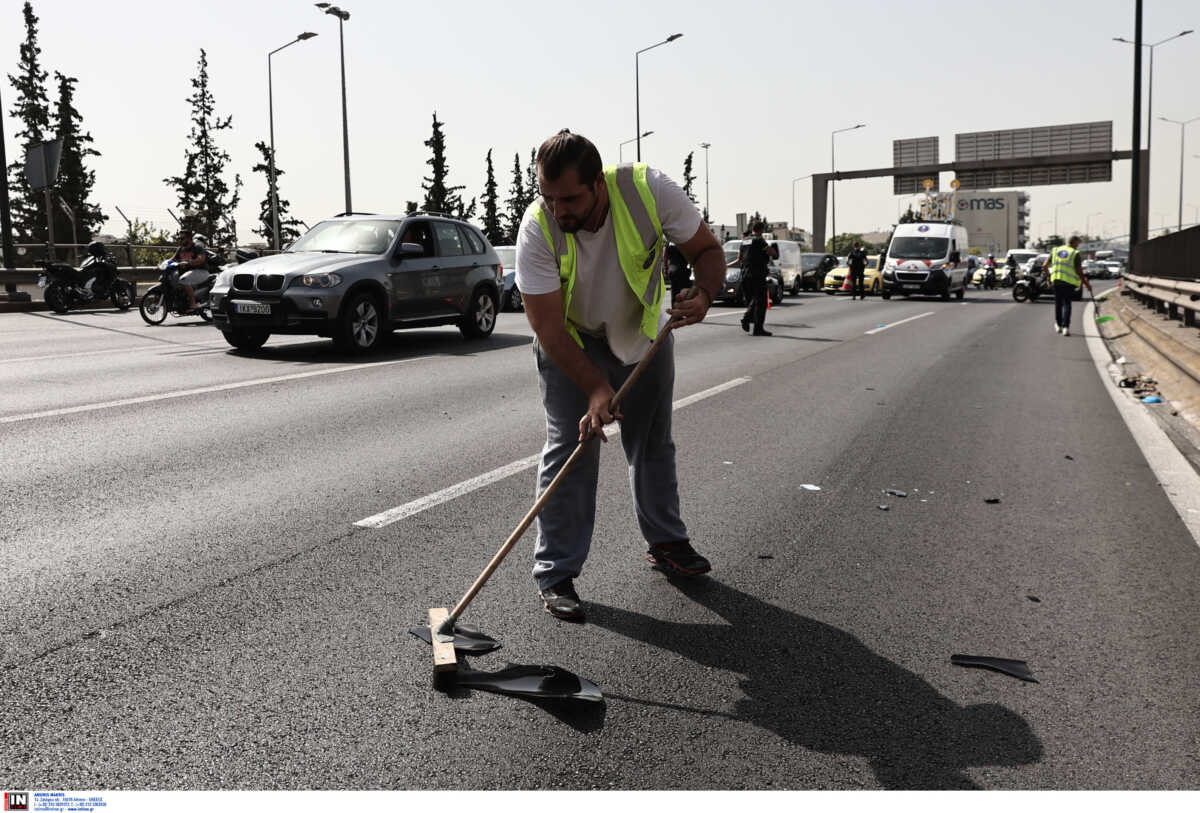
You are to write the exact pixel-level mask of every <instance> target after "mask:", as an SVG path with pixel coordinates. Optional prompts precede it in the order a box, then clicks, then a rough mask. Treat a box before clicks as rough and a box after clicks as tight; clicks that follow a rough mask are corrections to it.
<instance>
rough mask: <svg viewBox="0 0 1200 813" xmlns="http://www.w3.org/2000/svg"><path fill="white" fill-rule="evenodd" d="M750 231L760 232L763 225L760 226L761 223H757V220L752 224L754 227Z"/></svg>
mask: <svg viewBox="0 0 1200 813" xmlns="http://www.w3.org/2000/svg"><path fill="white" fill-rule="evenodd" d="M750 230H751V231H753V232H755V233H758V232H761V231H762V230H763V224H762V221H758V220H756V221H755V222H754V225H753V226H751V227H750Z"/></svg>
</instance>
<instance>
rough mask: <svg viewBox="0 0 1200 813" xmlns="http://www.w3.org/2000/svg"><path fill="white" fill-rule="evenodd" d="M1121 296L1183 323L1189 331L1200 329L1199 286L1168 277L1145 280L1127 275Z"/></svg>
mask: <svg viewBox="0 0 1200 813" xmlns="http://www.w3.org/2000/svg"><path fill="white" fill-rule="evenodd" d="M1124 276H1125V284H1124V285H1123V286H1122V293H1123V294H1125V295H1127V296H1132V297H1134V298H1135V299H1137V300H1138V301H1139V302H1141V303H1142V304H1143V305H1147V306H1149V307H1152V308H1154V310H1155V311H1156V312H1158V313H1165V314H1166V315H1167V318H1168V319H1182V320H1183V324H1184V325H1186V326H1187V327H1200V325H1198V324H1197V314H1200V282H1191V281H1188V280H1181V279H1169V278H1167V277H1145V276H1139V275H1137V274H1125V275H1124Z"/></svg>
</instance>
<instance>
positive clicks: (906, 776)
mask: <svg viewBox="0 0 1200 813" xmlns="http://www.w3.org/2000/svg"><path fill="white" fill-rule="evenodd" d="M671 581H672V583H673V584H675V586H676V587H678V589H679V590H680V591H681V592H682V593H683V594H684V595H686V596H688V597H689V598H691V599H692V600H693V601H695V602H697V603H698V604H700V605H702V606H704V607H706V608H708V609H709V610H710V611H712V612H714V613H716V614H718V615H720V616H721V617H722V618H723V619H725V622H726V623H724V624H681V623H676V622H672V621H663V620H660V619H657V618H651V617H650V616H647V615H643V614H641V613H637V612H633V611H631V610H625V609H620V608H617V607H609V606H605V605H601V604H595V603H589V604H590V606H589V609H588V621H589V623H591V624H595V625H596V626H598V627H602V628H605V629H610V630H612V631H614V632H617V633H620V634H621V635H624V636H626V637H628V638H632V639H634V640H638V641H643V642H645V643H647V644H650V645H651V646H655V647H659V648H662V649H666V650H669V651H671V652H674V653H676V654H678V655H680V656H682V657H685V658H687V659H689V660H691V661H694V662H695V663H697V664H700V665H703V666H708V667H711V668H717V669H725V670H729V671H732V672H737V673H740V674H742V675H743V679H742V681H741V689H742V691H743V692H744V693H745V697H743V698H741V699H740V700H738V701H737V704H736V708H735V710H734V711H733V712H732V713H729V712H723V711H714V710H703V709H695V708H689V707H685V706H678V705H673V704H668V703H661V702H658V701H655V700H648V699H640V698H633V697H619V696H615V695H611V694H610V695H609V697H610V698H611V699H613V700H626V701H629V702H634V703H640V704H644V705H651V706H660V707H666V708H670V709H674V710H679V711H687V712H693V713H698V714H703V715H711V716H726V717H730V718H731V719H736V720H742V721H745V722H748V723H751V724H753V725H756V726H758V727H759V728H762V729H764V730H766V731H770V732H773V733H775V734H777V735H778V736H780V737H782V738H784V739H785V740H787V741H788V742H789V743H792V744H794V745H799V746H803V747H805V748H810V749H812V750H814V751H820V752H822V753H828V754H850V755H856V756H861V757H865V758H866V759H867V760H868V761H869V762H870V765H871V768H872V770H873V771H874V772H875V776H876V778H877V779H878V780H879V782H880V784H882V785H883V786H884V787H885V788H889V789H917V788H926V789H943V788H944V789H971V788H976V787H977V786H976V785H975V784H974V783H973V782H972V781H971V780H970V779H969V778H968V777H967V776H966V774H965V773H964V771H965V769H966V768H969V767H971V766H983V765H1028V764H1031V763H1035V762H1038V761H1039V760H1040V759H1041V758H1042V746H1041V743H1040V741H1039V740H1038V739H1037V737H1036V736H1035V735H1034V733H1033V731H1032V730H1031V728H1030V727H1029V724H1028V723H1027V722H1026V721H1025V720H1024V719H1023V718H1022V717H1020V716H1019V715H1017V714H1016V713H1015V712H1013V711H1011V710H1009V709H1007V708H1005V707H1003V706H1000V705H998V704H995V703H982V704H976V705H971V706H967V707H965V708H964V707H962V706H959V705H957V704H956V703H954V702H953V701H952V700H950V699H948V698H946V697H943V696H942V695H941V694H939V693H938V692H937V690H935V689H934V688H933V687H932V686H930V685H929V684H928V683H926V682H925V681H924V680H923V679H921V678H920V677H919V676H918V675H916V674H914V673H912V672H910V671H908V670H907V669H905V668H903V667H901V666H899V665H897V664H895V663H892V662H891V661H889V660H887V659H886V658H883V657H881V656H879V655H877V654H875V653H874V652H872V651H871V650H870V649H868V648H867V647H866V646H864V645H863V643H862V642H861V641H859V640H858V639H857V638H855V637H854V636H853V635H850V634H849V633H847V632H844V631H843V630H840V629H837V628H836V627H832V626H830V625H828V624H823V623H821V622H819V621H815V620H813V619H811V618H806V617H804V616H802V615H798V614H796V613H793V612H790V611H787V610H783V609H780V608H779V607H775V606H772V605H770V604H768V603H766V602H763V601H760V600H758V599H756V598H754V597H752V596H749V595H747V594H745V593H742V592H740V591H738V590H736V589H734V588H732V587H729V586H728V585H725V584H722V583H720V582H718V581H714V580H712V579H699V580H687V579H671Z"/></svg>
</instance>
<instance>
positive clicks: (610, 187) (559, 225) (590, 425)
mask: <svg viewBox="0 0 1200 813" xmlns="http://www.w3.org/2000/svg"><path fill="white" fill-rule="evenodd" d="M537 165H538V185H539V187H540V189H541V199H540V200H538V201H535V202H534V204H533V205H532V206H530V207H529V210H528V211H527V212H526V213H525V217H524V219H523V220H522V222H521V229H520V233H519V235H518V238H517V287H518V288H519V289H520V291H521V294H522V296H523V298H524V303H525V314H526V316H527V317H528V319H529V323H530V325H531V326H532V327H533V331H534V334H535V337H536V338H535V342H534V352H535V354H536V358H537V367H538V374H539V377H540V379H541V392H542V402H543V405H544V407H545V410H546V445H545V447H544V448H543V450H542V462H541V465H540V466H539V467H538V493H539V494H540V493H541V492H542V491H544V490H545V489H546V487H547V486H548V485H549V484H550V482H551V481H552V480H553V479H554V476H555V475H556V474H557V473H558V471H559V469H561V468H562V466H563V464H564V463H565V462H566V460H567V458H568V457H569V456H570V454H571V452H572V451H574V448H575V446H576V444H577V443H578V442H581V441H582V440H584V438H585V437H588V436H591V435H598V436H599V438H600V439H601V440H605V436H604V432H603V430H604V426H605V424H609V423H612V422H613V421H614V420H620V421H621V445H622V446H623V447H624V450H625V458H626V460H627V461H628V463H629V483H630V488H631V489H632V491H633V500H634V506H635V509H636V512H637V518H638V524H639V526H640V528H641V531H642V536H643V537H645V540H646V544H647V545H648V547H649V549H648V551H647V553H646V559H647V560H648V561H650V562H651V563H652V564H655V565H657V566H658V567H660V568H662V569H664V570H667V571H670V572H674V573H680V574H684V575H689V576H693V575H700V574H702V573H707V572H708V571H709V570H710V565H709V563H708V560H707V559H705V558H704V557H703V556H701V555H700V554H699V553H697V552H696V551H695V549H693V548H692V546H691V543H690V540H689V538H688V532H687V528H686V526H685V525H684V523H683V520H682V519H681V518H680V514H679V489H678V483H677V481H676V476H675V443H674V441H673V440H672V439H671V401H672V390H673V388H674V382H675V359H674V352H673V349H672V344H673V339H672V338H671V337H669V336H668V339H667V341H666V342H665V344H664V345H663V346H662V348H661V350H659V352H658V354H657V355H656V356H655V357H654V358H653V359H652V360H651V361H650V362H649V363H648V366H647V368H646V372H645V374H644V375H643V376H642V378H641V379H639V380H638V381H637V382H636V383H635V384H634V385H633V387H632V389H631V390H630V392H629V394H628V397H627V398H626V400H625V401H624V402H623V404H622V407H621V410H620V413H623V414H620V413H619V414H613V412H612V411H611V410H610V407H611V404H612V400H613V396H614V395H615V394H616V390H617V389H618V388H619V387H620V386H621V384H622V382H624V380H625V379H626V378H627V377H628V376H629V374H630V372H632V370H633V368H634V366H635V365H636V364H637V362H638V361H639V360H640V359H641V358H642V356H643V355H645V354H646V352H647V351H648V350H649V348H650V345H651V344H652V342H653V339H654V337H655V336H656V335H657V333H658V330H659V328H660V327H661V326H662V324H663V323H664V322H665V320H666V319H667V318H668V317H667V315H666V314H664V313H663V311H662V299H663V289H664V285H663V278H662V273H661V271H660V267H661V265H662V257H663V251H664V245H665V242H666V241H670V242H674V243H676V244H677V245H678V246H679V248H680V250H681V251H682V252H683V254H684V255H685V256H686V257H687V258H688V260H689V261H690V262H691V264H692V267H693V268H694V269H695V286H694V287H693V288H692V289H690V290H689V291H685V292H683V293H682V294H680V295H679V296H678V297H676V299H675V301H674V303H673V305H674V307H672V308H671V309H670V310H668V311H667V313H668V314H670V318H671V319H673V320H674V321H675V322H676V324H677V325H678V326H683V325H690V324H695V323H696V322H699V321H701V320H703V319H704V316H705V314H706V313H707V312H708V309H709V306H711V305H712V301H713V295H714V293H715V292H716V291H717V290H718V289H719V287H720V286H721V285H722V284H723V282H724V279H725V261H724V252H723V251H722V250H721V246H720V244H718V243H717V240H716V238H715V237H714V236H713V234H712V232H711V231H709V229H708V227H707V226H706V225H705V224H704V222H703V218H702V217H701V215H700V212H699V211H698V210H697V209H696V205H695V204H694V203H692V202H691V200H690V199H689V198H688V197H687V195H686V193H684V191H683V190H682V189H681V188H680V187H679V186H678V185H677V184H675V183H674V182H673V181H671V179H670V178H668V177H667V176H666V175H664V174H662V173H661V172H658V171H656V170H653V169H650V168H648V167H647V166H646V165H645V164H624V165H621V166H619V167H611V166H610V167H604V166H603V165H602V163H601V160H600V153H599V151H598V150H597V149H596V147H595V145H593V144H592V142H590V141H588V140H587V139H586V138H584V137H583V136H580V135H576V134H573V133H571V132H569V131H567V130H563V131H561V132H559V133H558V134H557V135H554V136H552V137H551V138H549V139H547V140H546V142H545V143H543V144H542V146H541V147H540V148H539V149H538V152H537ZM599 469H600V444H598V443H592V444H589V445H588V447H587V451H586V453H585V454H584V455H583V456H582V458H581V459H580V461H579V463H578V464H577V465H576V467H575V469H574V470H573V471H572V472H571V473H570V474H569V475H568V476H567V477H566V478H565V479H564V481H563V483H562V485H561V487H560V488H559V489H558V491H556V492H555V493H554V494H553V495H552V496H551V498H550V499H549V501H548V502H547V504H546V506H545V508H544V509H543V511H542V513H541V514H540V516H539V517H538V520H537V547H536V550H535V554H534V567H533V576H534V579H535V580H536V582H537V586H538V589H539V591H540V594H541V598H542V601H543V603H544V605H545V608H546V611H547V612H548V613H550V614H551V615H553V616H555V617H557V618H564V619H579V618H582V617H583V609H582V607H581V603H580V598H579V594H578V593H577V592H576V590H575V587H574V580H575V578H576V577H577V576H579V574H580V572H581V571H582V569H583V564H584V562H585V561H586V559H587V555H588V550H589V548H590V547H591V541H592V530H593V526H594V524H595V515H596V481H597V477H598V474H599Z"/></svg>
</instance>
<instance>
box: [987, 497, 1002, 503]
mask: <svg viewBox="0 0 1200 813" xmlns="http://www.w3.org/2000/svg"><path fill="white" fill-rule="evenodd" d="M984 502H985V503H987V504H988V505H999V504H1000V498H999V497H988V498H987V499H986V500H984Z"/></svg>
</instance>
